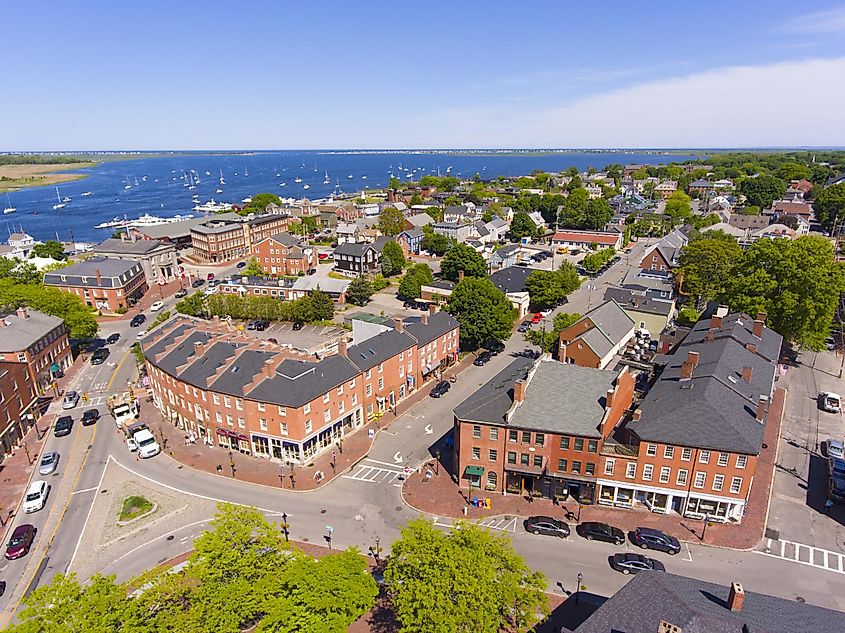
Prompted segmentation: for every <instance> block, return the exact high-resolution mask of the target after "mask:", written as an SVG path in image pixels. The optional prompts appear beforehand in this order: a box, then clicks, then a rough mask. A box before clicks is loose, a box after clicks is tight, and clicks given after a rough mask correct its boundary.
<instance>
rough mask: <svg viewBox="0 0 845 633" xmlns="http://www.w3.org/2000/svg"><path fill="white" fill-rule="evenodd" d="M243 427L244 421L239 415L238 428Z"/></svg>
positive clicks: (244, 425)
mask: <svg viewBox="0 0 845 633" xmlns="http://www.w3.org/2000/svg"><path fill="white" fill-rule="evenodd" d="M245 427H246V422H244V419H243V418H241V417H239V418H238V428H241V429H242V428H245Z"/></svg>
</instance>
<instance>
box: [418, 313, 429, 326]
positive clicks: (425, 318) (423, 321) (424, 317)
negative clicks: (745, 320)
mask: <svg viewBox="0 0 845 633" xmlns="http://www.w3.org/2000/svg"><path fill="white" fill-rule="evenodd" d="M420 321H421V322H422V324H423V325H428V315H427V314H425V313H423V314H422V316H420Z"/></svg>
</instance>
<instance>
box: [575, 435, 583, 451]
mask: <svg viewBox="0 0 845 633" xmlns="http://www.w3.org/2000/svg"><path fill="white" fill-rule="evenodd" d="M575 450H576V451H583V450H584V439H583V438H580V437H576V438H575Z"/></svg>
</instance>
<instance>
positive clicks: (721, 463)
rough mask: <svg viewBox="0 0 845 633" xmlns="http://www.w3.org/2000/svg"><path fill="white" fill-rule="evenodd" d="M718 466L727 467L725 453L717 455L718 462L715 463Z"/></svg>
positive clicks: (726, 455)
mask: <svg viewBox="0 0 845 633" xmlns="http://www.w3.org/2000/svg"><path fill="white" fill-rule="evenodd" d="M717 463H718V464H719V466H727V465H728V454H727V453H719V461H718V462H717Z"/></svg>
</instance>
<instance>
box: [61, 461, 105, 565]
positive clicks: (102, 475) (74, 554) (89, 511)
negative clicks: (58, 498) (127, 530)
mask: <svg viewBox="0 0 845 633" xmlns="http://www.w3.org/2000/svg"><path fill="white" fill-rule="evenodd" d="M109 459H111V455H109ZM108 465H109V463H108V460H106V465H105V466H103V472H102V473H101V474H100V481H98V482H97V485H96V486H95V487H94V488H89V490H98V489H99V488H100V486H102V485H103V477H105V476H106V468H108ZM79 492H86V491H84V490H80V491H79ZM72 494H76V492H73V493H72ZM96 500H97V497H96V495H95V496H94V497H92V498H91V505H90V506H88V514H86V515H85V523H83V524H82V529H81V530H79V538H78V539H76V545H75V546H74V548H73V554H71V555H70V562H69V563H68V564H67V568H68V571H70V569H71V567H73V561H74V559H75V558H76V552H78V551H79V544H80V543H81V542H82V535H83V534H85V528H86V527H87V526H88V520H89V519H90V518H91V511H92V510H93V509H94V501H96Z"/></svg>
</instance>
